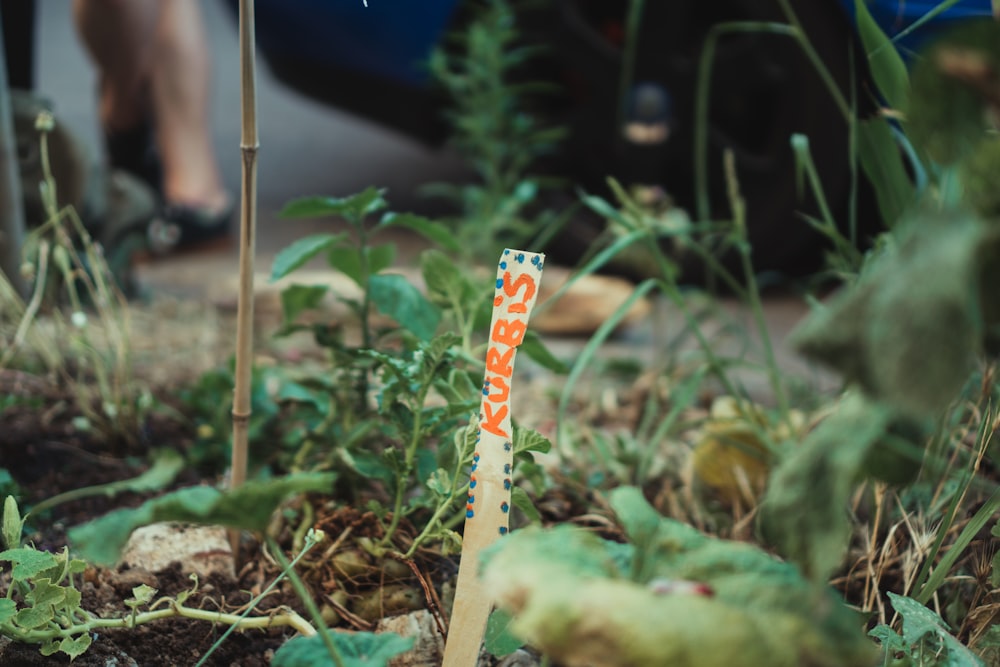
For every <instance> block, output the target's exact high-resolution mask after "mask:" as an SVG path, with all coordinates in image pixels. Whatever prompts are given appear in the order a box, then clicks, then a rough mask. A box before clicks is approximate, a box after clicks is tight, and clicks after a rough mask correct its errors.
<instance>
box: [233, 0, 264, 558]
mask: <svg viewBox="0 0 1000 667" xmlns="http://www.w3.org/2000/svg"><path fill="white" fill-rule="evenodd" d="M239 21H240V74H241V77H240V102H241V107H240V111H241V113H240V121H241V130H242V134H241V138H240V150H241V153H242V157H243V163H242V176H243V178H242V185H241V189H240V203H241V207H240V285H239V296H238V302H237V313H236V371H235V382H234V389H233V454H232V478H231V479H230V486H231V487H232V488H236V487H238V486H240V485H241V484H243V482H244V481H245V480H246V475H247V444H248V440H249V428H250V414H251V410H252V409H251V398H250V391H251V382H252V368H253V271H254V250H255V247H256V232H257V229H256V228H257V150H258V148H259V146H260V144H259V141H258V138H257V88H256V86H257V83H256V68H255V60H254V41H255V40H254V14H253V0H240V15H239ZM230 541H231V542H232V544H233V555H234V557H238V556H239V534H238V533H237V532H236V531H233V532H231V534H230Z"/></svg>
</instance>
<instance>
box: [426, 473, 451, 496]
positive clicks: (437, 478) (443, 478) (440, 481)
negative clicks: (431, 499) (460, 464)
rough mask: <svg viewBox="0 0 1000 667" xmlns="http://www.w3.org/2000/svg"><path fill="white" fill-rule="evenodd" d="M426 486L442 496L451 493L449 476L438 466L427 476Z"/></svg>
mask: <svg viewBox="0 0 1000 667" xmlns="http://www.w3.org/2000/svg"><path fill="white" fill-rule="evenodd" d="M427 488H428V489H430V490H431V491H432V492H434V493H435V494H436V495H439V496H441V497H443V498H447V497H448V496H450V495H451V476H450V475H449V474H448V471H447V470H445V469H444V468H438V469H437V470H435V471H434V472H433V473H431V475H430V477H428V478H427Z"/></svg>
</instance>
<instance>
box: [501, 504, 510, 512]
mask: <svg viewBox="0 0 1000 667" xmlns="http://www.w3.org/2000/svg"><path fill="white" fill-rule="evenodd" d="M500 511H501V512H503V513H504V514H506V513H507V512H509V511H510V505H508V504H507V503H500Z"/></svg>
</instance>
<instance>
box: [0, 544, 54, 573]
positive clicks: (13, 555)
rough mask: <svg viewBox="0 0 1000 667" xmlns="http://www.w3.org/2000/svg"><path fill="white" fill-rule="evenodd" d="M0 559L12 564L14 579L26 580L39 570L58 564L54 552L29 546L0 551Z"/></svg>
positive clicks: (42, 570)
mask: <svg viewBox="0 0 1000 667" xmlns="http://www.w3.org/2000/svg"><path fill="white" fill-rule="evenodd" d="M0 561H9V562H11V563H13V564H14V569H13V571H12V572H11V577H13V579H14V580H15V581H27V580H28V579H31V578H33V577H35V576H36V575H37V574H38V573H39V572H44V571H45V570H48V569H49V568H52V567H55V566H56V565H58V564H59V558H58V557H57V556H56V555H55V554H51V553H49V552H47V551H38V550H36V549H31V548H29V547H24V548H18V549H8V550H7V551H3V552H0Z"/></svg>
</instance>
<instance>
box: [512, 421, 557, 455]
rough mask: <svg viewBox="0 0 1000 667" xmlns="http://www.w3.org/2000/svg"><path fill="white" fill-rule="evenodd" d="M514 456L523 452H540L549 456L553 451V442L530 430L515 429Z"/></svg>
mask: <svg viewBox="0 0 1000 667" xmlns="http://www.w3.org/2000/svg"><path fill="white" fill-rule="evenodd" d="M513 444H514V455H515V456H516V455H517V454H520V453H522V452H540V453H542V454H548V453H549V452H550V451H552V442H551V441H550V440H549V439H548V438H546V437H545V436H544V435H542V434H541V433H539V432H538V431H535V430H533V429H530V428H521V427H520V426H515V427H514V440H513Z"/></svg>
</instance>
